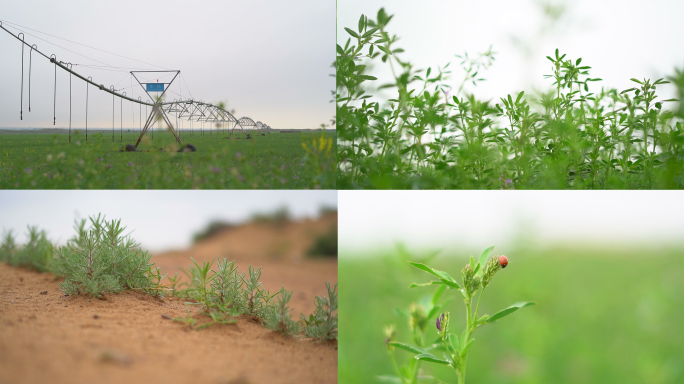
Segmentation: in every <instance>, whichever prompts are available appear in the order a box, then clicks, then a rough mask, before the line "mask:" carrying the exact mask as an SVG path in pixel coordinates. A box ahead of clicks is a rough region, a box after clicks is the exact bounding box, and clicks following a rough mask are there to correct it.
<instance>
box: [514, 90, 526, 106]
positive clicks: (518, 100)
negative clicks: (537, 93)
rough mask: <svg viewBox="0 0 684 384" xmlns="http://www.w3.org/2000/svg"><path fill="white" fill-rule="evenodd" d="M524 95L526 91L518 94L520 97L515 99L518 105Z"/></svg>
mask: <svg viewBox="0 0 684 384" xmlns="http://www.w3.org/2000/svg"><path fill="white" fill-rule="evenodd" d="M524 93H525V91H522V92H520V93H518V97H517V98H516V99H515V103H516V104H518V103H519V102H520V99H522V97H523V94H524Z"/></svg>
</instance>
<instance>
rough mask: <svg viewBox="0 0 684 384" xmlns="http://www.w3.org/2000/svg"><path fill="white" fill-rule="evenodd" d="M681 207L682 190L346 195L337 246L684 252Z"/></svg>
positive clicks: (359, 252) (359, 253)
mask: <svg viewBox="0 0 684 384" xmlns="http://www.w3.org/2000/svg"><path fill="white" fill-rule="evenodd" d="M682 201H684V192H682V191H362V192H361V191H340V192H339V212H340V213H339V226H338V228H339V244H340V250H343V251H346V253H345V254H346V255H350V256H352V255H357V256H367V255H368V253H367V252H362V251H368V250H373V249H387V248H393V247H394V245H395V244H396V243H397V242H403V243H404V244H406V245H408V246H409V247H415V248H416V249H456V248H460V249H463V248H466V249H476V250H483V249H485V248H487V247H489V246H491V245H496V246H497V249H505V248H506V247H508V246H514V245H516V241H520V240H522V241H526V242H529V243H530V244H529V245H532V244H538V245H553V244H554V243H558V242H561V243H564V244H568V243H572V244H574V245H580V246H581V245H583V244H591V245H602V244H605V245H607V246H613V245H619V246H622V247H625V246H630V245H632V244H640V245H643V244H647V245H657V246H673V245H675V246H684V236H682V234H684V219H682V218H684V204H682ZM350 251H352V252H350ZM353 251H357V252H353Z"/></svg>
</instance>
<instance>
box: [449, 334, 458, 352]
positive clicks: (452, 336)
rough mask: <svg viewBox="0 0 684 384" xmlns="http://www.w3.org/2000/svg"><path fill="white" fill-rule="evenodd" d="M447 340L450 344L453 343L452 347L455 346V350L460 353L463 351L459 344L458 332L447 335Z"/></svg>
mask: <svg viewBox="0 0 684 384" xmlns="http://www.w3.org/2000/svg"><path fill="white" fill-rule="evenodd" d="M447 340H448V341H449V344H451V348H453V349H454V351H456V352H458V353H459V354H460V353H461V352H460V346H459V342H458V336H456V334H454V333H450V334H449V335H448V337H447Z"/></svg>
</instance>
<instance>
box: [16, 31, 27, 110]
mask: <svg viewBox="0 0 684 384" xmlns="http://www.w3.org/2000/svg"><path fill="white" fill-rule="evenodd" d="M19 35H21V43H22V44H21V103H20V104H21V107H20V110H19V120H24V45H25V44H26V43H25V42H24V34H23V33H19V34H18V35H17V36H19Z"/></svg>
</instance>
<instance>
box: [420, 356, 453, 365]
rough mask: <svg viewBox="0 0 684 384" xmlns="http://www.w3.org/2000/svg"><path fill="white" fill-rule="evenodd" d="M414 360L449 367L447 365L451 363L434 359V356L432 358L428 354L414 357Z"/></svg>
mask: <svg viewBox="0 0 684 384" xmlns="http://www.w3.org/2000/svg"><path fill="white" fill-rule="evenodd" d="M414 359H416V360H423V361H429V362H431V363H437V364H444V365H449V364H451V363H449V362H448V361H446V360H442V359H439V358H437V357H435V356H433V355H431V354H429V353H424V354H422V355H416V356H415V357H414Z"/></svg>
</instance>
